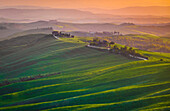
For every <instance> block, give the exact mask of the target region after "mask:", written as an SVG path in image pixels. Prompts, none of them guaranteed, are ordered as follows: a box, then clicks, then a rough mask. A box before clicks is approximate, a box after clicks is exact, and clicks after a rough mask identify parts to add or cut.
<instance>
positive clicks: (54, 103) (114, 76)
mask: <svg viewBox="0 0 170 111" xmlns="http://www.w3.org/2000/svg"><path fill="white" fill-rule="evenodd" d="M32 37H33V36H32ZM22 38H23V37H20V40H22V42H23V43H25V44H26V45H29V47H24V44H20V43H16V44H12V45H10V46H9V47H8V48H7V49H9V50H11V49H13V50H14V52H12V53H10V54H4V55H3V56H1V58H0V61H1V63H0V72H1V73H0V81H1V82H2V81H3V80H6V79H8V80H7V81H12V80H19V79H20V78H21V77H30V76H35V75H38V74H42V75H43V74H54V73H58V74H57V75H54V76H50V77H46V78H39V79H36V80H31V81H23V82H17V83H13V84H9V85H6V86H2V87H0V110H3V111H30V110H32V111H37V110H48V111H53V110H56V111H67V110H71V111H74V110H76V111H82V110H83V111H94V110H96V111H109V110H111V111H113V110H116V111H119V110H122V111H127V110H145V111H146V110H149V109H150V110H154V109H156V110H168V108H170V107H169V105H170V101H169V99H170V95H169V93H170V89H169V86H170V81H169V79H170V76H169V67H170V61H169V59H170V56H169V54H164V53H162V54H159V53H151V52H146V51H141V52H142V53H143V54H145V55H147V56H149V57H150V60H148V61H140V60H135V59H127V58H125V57H123V56H120V55H114V54H112V53H109V52H105V51H100V50H95V49H91V48H87V47H84V46H85V44H86V43H84V42H82V41H80V40H79V38H74V39H69V38H63V39H62V40H55V39H54V38H52V37H51V36H47V35H39V36H38V37H37V36H35V35H34V37H33V38H34V41H36V42H33V43H34V44H33V45H32V44H31V43H32V42H30V43H28V42H24V39H22ZM16 39H17V38H16ZM81 39H82V38H81ZM39 40H41V42H38V41H39ZM26 41H27V40H26ZM7 42H9V41H6V43H7ZM17 44H18V45H17ZM7 49H5V50H7ZM0 51H3V50H0ZM161 58H162V59H163V61H160V59H161Z"/></svg>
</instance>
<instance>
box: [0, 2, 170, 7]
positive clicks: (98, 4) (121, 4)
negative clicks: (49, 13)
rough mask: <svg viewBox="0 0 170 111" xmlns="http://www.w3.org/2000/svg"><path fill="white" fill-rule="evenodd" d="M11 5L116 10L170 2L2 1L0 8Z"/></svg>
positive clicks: (169, 3) (168, 4) (169, 4)
mask: <svg viewBox="0 0 170 111" xmlns="http://www.w3.org/2000/svg"><path fill="white" fill-rule="evenodd" d="M11 5H12V6H13V5H33V6H45V7H52V8H103V9H116V8H123V7H132V6H170V0H0V6H11Z"/></svg>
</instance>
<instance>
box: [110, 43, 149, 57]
mask: <svg viewBox="0 0 170 111" xmlns="http://www.w3.org/2000/svg"><path fill="white" fill-rule="evenodd" d="M110 52H114V53H116V54H121V55H123V56H126V57H141V58H145V59H148V57H146V56H144V55H141V54H140V53H137V52H136V50H135V49H133V48H132V47H130V48H128V47H127V46H125V47H120V48H118V47H117V46H116V45H114V47H112V48H111V49H110Z"/></svg>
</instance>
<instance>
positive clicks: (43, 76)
mask: <svg viewBox="0 0 170 111" xmlns="http://www.w3.org/2000/svg"><path fill="white" fill-rule="evenodd" d="M57 74H61V73H60V72H59V73H54V74H39V75H35V76H27V77H20V78H19V79H18V80H4V81H3V82H1V83H0V87H1V86H6V85H9V84H13V83H18V82H25V81H32V80H36V79H40V78H45V77H50V76H54V75H57Z"/></svg>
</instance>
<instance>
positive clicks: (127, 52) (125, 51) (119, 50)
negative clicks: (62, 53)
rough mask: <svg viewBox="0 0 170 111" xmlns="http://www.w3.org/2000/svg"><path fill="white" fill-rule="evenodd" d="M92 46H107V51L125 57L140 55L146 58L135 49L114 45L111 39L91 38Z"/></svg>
mask: <svg viewBox="0 0 170 111" xmlns="http://www.w3.org/2000/svg"><path fill="white" fill-rule="evenodd" d="M89 44H90V45H92V46H98V47H107V48H109V51H110V52H112V53H115V54H121V55H123V56H125V57H141V58H144V59H148V57H146V56H144V55H142V54H140V53H138V52H137V51H136V50H135V49H133V48H132V47H130V48H128V47H127V46H124V47H123V46H122V47H118V46H117V45H115V42H113V41H111V42H108V41H107V40H100V39H99V38H93V40H92V41H90V43H89Z"/></svg>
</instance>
